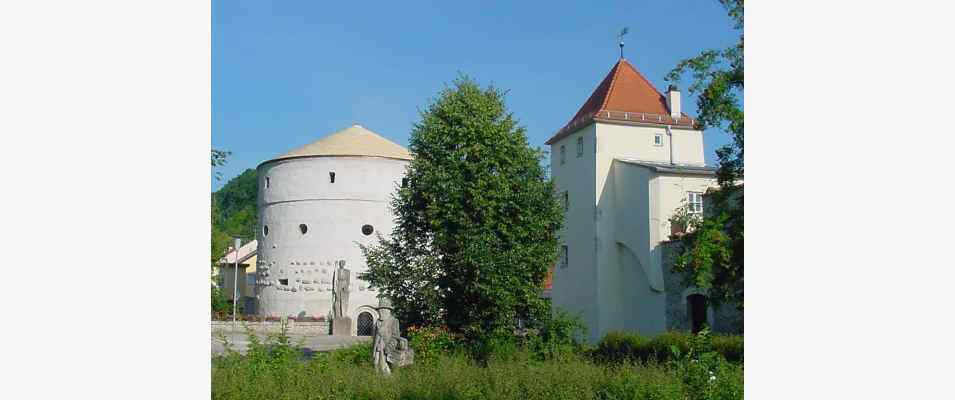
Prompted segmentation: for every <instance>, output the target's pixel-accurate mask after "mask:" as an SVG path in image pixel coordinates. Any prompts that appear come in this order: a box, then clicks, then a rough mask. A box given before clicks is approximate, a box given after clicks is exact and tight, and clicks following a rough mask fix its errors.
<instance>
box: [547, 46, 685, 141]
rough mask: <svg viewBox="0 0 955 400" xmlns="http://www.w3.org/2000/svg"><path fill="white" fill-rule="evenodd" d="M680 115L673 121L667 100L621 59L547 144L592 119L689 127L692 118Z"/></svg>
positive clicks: (638, 72)
mask: <svg viewBox="0 0 955 400" xmlns="http://www.w3.org/2000/svg"><path fill="white" fill-rule="evenodd" d="M681 114H682V116H681V118H678V119H674V118H672V117H671V116H670V109H669V107H667V99H666V97H665V96H664V95H663V94H662V93H660V91H658V90H657V88H655V87H654V86H653V84H652V83H650V81H649V80H647V78H646V77H644V76H643V74H641V73H640V71H638V70H637V68H636V67H634V66H633V64H630V62H629V61H627V60H626V59H625V58H621V59H620V60H619V61H617V63H616V64H615V65H614V66H613V68H611V69H610V72H608V73H607V76H605V77H604V79H603V80H602V81H600V84H599V85H597V88H596V89H594V92H593V93H591V95H590V97H589V98H588V99H587V101H586V102H584V105H583V106H581V107H580V109H579V110H577V113H576V114H574V117H573V118H571V119H570V122H568V123H567V125H564V127H563V128H561V129H560V130H559V131H557V133H556V134H555V135H554V137H552V138H550V139H549V140H547V144H551V143H553V142H555V141H557V140H559V139H561V138H563V137H564V136H567V135H569V134H570V133H572V132H573V131H575V130H576V129H577V128H580V127H582V126H584V125H585V124H586V123H588V122H590V121H592V120H594V119H597V120H614V121H631V122H639V123H647V124H666V125H686V126H691V125H692V122H693V121H692V119H690V117H688V116H687V115H686V114H684V113H681Z"/></svg>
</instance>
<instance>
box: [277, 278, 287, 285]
mask: <svg viewBox="0 0 955 400" xmlns="http://www.w3.org/2000/svg"><path fill="white" fill-rule="evenodd" d="M279 284H280V285H282V286H288V279H279Z"/></svg>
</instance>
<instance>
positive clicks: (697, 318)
mask: <svg viewBox="0 0 955 400" xmlns="http://www.w3.org/2000/svg"><path fill="white" fill-rule="evenodd" d="M686 306H687V309H688V310H687V311H688V314H689V317H690V329H691V330H692V331H693V333H697V332H699V331H700V330H701V329H703V325H705V324H706V308H707V307H706V306H707V304H706V296H704V295H702V294H691V295H689V296H687V297H686Z"/></svg>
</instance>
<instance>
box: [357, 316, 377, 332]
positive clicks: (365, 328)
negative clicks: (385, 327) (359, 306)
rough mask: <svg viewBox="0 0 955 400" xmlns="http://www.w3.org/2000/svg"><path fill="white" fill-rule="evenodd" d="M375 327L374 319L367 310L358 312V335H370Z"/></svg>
mask: <svg viewBox="0 0 955 400" xmlns="http://www.w3.org/2000/svg"><path fill="white" fill-rule="evenodd" d="M374 329H375V319H374V317H372V316H371V313H370V312H368V311H363V312H362V313H361V314H358V332H356V333H357V334H358V336H371V335H372V331H373V330H374Z"/></svg>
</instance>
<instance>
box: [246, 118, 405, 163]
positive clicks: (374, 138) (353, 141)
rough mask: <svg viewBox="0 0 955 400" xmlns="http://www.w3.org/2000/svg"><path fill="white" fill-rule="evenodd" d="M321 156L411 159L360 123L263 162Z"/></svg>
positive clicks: (398, 147) (399, 146) (396, 146)
mask: <svg viewBox="0 0 955 400" xmlns="http://www.w3.org/2000/svg"><path fill="white" fill-rule="evenodd" d="M321 156H369V157H386V158H397V159H401V160H411V153H409V152H408V150H407V149H405V148H404V147H401V145H399V144H397V143H395V142H392V141H390V140H388V139H385V138H384V137H382V136H381V135H378V134H377V133H375V132H372V131H370V130H368V129H365V127H363V126H361V125H352V126H350V127H348V128H345V129H342V130H340V131H338V132H335V133H332V134H331V135H328V136H325V137H323V138H321V139H319V140H317V141H314V142H312V143H309V144H306V145H304V146H302V147H299V148H297V149H295V150H292V151H289V152H288V153H285V154H282V155H280V156H278V157H275V158H273V159H271V160H268V161H265V162H263V164H264V163H267V162H270V161H276V160H284V159H289V158H301V157H321Z"/></svg>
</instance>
